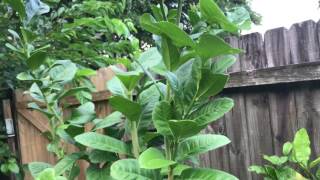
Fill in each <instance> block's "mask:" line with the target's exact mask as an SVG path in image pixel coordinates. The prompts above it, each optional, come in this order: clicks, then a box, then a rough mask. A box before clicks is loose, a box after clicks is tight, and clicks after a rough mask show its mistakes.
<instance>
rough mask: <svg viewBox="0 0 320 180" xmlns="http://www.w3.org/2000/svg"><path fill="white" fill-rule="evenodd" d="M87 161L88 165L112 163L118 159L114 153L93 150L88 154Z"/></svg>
mask: <svg viewBox="0 0 320 180" xmlns="http://www.w3.org/2000/svg"><path fill="white" fill-rule="evenodd" d="M89 160H90V163H105V162H114V161H116V160H118V157H117V156H116V154H114V153H111V152H107V151H100V150H96V149H94V150H92V151H91V152H90V153H89Z"/></svg>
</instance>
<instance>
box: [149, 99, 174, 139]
mask: <svg viewBox="0 0 320 180" xmlns="http://www.w3.org/2000/svg"><path fill="white" fill-rule="evenodd" d="M171 117H172V110H171V106H170V104H169V103H168V102H167V101H161V102H159V103H158V104H157V105H156V106H155V108H154V110H153V113H152V120H153V123H154V126H155V128H156V129H157V132H158V133H160V134H162V135H164V136H169V135H172V132H171V129H170V126H169V119H171Z"/></svg>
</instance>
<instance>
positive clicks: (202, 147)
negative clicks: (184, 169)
mask: <svg viewBox="0 0 320 180" xmlns="http://www.w3.org/2000/svg"><path fill="white" fill-rule="evenodd" d="M230 142H231V141H230V140H229V139H228V138H227V137H226V136H223V135H215V134H201V135H197V136H193V137H190V138H187V139H185V140H183V141H182V142H181V143H179V146H178V159H179V160H183V159H185V158H187V157H190V156H194V155H198V154H201V153H205V152H208V151H212V150H215V149H217V148H220V147H222V146H225V145H227V144H229V143H230Z"/></svg>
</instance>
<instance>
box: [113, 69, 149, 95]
mask: <svg viewBox="0 0 320 180" xmlns="http://www.w3.org/2000/svg"><path fill="white" fill-rule="evenodd" d="M115 73H116V76H117V77H118V78H119V79H120V81H121V82H122V83H123V85H124V86H125V87H126V88H127V90H128V91H132V90H133V89H134V88H135V87H136V85H137V84H138V82H139V80H140V79H141V78H142V76H143V73H141V72H138V71H129V72H119V71H116V72H115Z"/></svg>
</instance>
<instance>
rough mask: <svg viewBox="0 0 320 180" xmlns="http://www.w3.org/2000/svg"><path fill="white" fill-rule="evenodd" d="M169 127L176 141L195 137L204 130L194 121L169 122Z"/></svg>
mask: <svg viewBox="0 0 320 180" xmlns="http://www.w3.org/2000/svg"><path fill="white" fill-rule="evenodd" d="M169 127H170V129H171V132H172V134H173V136H174V137H175V138H176V139H183V138H187V137H190V136H194V135H196V134H198V133H199V132H200V131H201V130H202V126H198V124H197V123H196V122H195V121H192V120H169Z"/></svg>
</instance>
